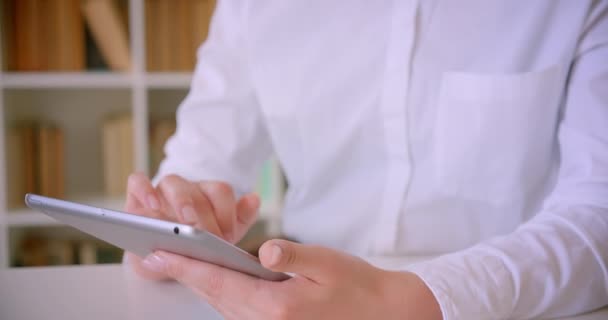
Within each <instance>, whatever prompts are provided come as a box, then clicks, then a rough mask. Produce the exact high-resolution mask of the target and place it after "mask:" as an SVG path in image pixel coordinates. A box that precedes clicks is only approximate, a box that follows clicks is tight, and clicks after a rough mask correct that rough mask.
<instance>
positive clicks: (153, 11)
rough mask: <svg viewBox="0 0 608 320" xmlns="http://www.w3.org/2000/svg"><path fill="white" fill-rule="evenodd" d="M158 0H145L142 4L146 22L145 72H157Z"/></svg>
mask: <svg viewBox="0 0 608 320" xmlns="http://www.w3.org/2000/svg"><path fill="white" fill-rule="evenodd" d="M159 1H160V0H147V1H146V2H145V3H144V10H145V13H144V14H145V16H144V19H145V21H146V23H145V24H146V39H145V40H146V70H148V71H158V70H159V68H160V67H159V63H160V61H159V52H158V49H159V45H158V43H157V42H158V38H159V36H158V15H159V11H158V3H159Z"/></svg>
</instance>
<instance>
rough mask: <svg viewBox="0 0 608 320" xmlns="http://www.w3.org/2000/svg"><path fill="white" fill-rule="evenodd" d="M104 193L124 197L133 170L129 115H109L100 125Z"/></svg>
mask: <svg viewBox="0 0 608 320" xmlns="http://www.w3.org/2000/svg"><path fill="white" fill-rule="evenodd" d="M101 137H102V147H103V149H102V154H103V175H104V189H105V194H106V195H107V196H110V197H124V196H125V193H126V191H127V179H128V177H129V175H130V174H131V173H132V172H133V171H134V168H135V167H134V157H133V153H134V149H133V120H132V117H131V115H121V116H115V117H110V118H108V119H106V120H104V122H103V124H102V126H101Z"/></svg>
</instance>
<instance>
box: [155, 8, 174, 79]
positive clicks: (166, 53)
mask: <svg viewBox="0 0 608 320" xmlns="http://www.w3.org/2000/svg"><path fill="white" fill-rule="evenodd" d="M173 5H174V4H173V3H171V2H170V1H167V0H159V1H158V4H157V15H156V17H157V19H158V20H157V22H156V23H157V27H156V34H157V37H158V40H157V41H156V45H157V47H156V48H155V49H154V50H156V51H157V52H158V69H156V70H154V71H171V70H172V67H173V66H172V65H171V54H172V50H171V46H172V45H173V43H172V40H171V38H172V37H174V35H173V34H172V31H173V28H172V27H171V25H172V23H173V21H172V19H171V17H172V13H173V12H175V11H174V9H175V8H174V6H173Z"/></svg>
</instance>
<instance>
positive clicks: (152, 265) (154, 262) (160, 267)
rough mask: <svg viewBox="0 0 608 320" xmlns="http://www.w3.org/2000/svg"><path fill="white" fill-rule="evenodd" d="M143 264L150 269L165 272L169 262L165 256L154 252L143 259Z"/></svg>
mask: <svg viewBox="0 0 608 320" xmlns="http://www.w3.org/2000/svg"><path fill="white" fill-rule="evenodd" d="M141 265H142V266H143V267H144V268H146V269H148V270H150V271H154V272H163V271H165V267H166V265H167V262H166V261H165V259H164V258H163V257H161V256H159V255H157V254H154V253H153V254H151V255H148V256H147V257H146V258H145V259H144V260H142V262H141Z"/></svg>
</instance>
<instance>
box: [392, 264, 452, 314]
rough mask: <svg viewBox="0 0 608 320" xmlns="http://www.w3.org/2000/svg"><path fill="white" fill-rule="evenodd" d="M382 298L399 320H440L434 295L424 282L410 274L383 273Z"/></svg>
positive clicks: (439, 309) (438, 308)
mask: <svg viewBox="0 0 608 320" xmlns="http://www.w3.org/2000/svg"><path fill="white" fill-rule="evenodd" d="M382 282H383V288H384V289H383V292H384V294H383V296H384V298H385V299H386V300H387V301H389V304H390V306H391V310H392V312H393V314H395V315H399V317H400V318H410V317H411V318H415V319H425V320H442V319H443V316H442V313H441V308H440V306H439V303H438V302H437V299H436V298H435V295H434V294H433V292H432V291H431V289H430V288H429V287H428V286H427V285H426V284H425V283H424V281H423V280H422V279H421V278H420V277H418V276H417V275H416V274H414V273H411V272H397V271H384V276H383V281H382Z"/></svg>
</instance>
